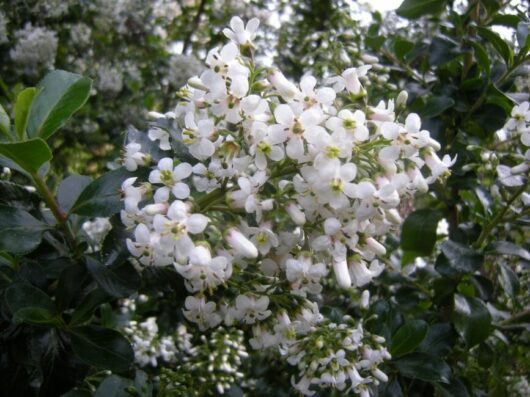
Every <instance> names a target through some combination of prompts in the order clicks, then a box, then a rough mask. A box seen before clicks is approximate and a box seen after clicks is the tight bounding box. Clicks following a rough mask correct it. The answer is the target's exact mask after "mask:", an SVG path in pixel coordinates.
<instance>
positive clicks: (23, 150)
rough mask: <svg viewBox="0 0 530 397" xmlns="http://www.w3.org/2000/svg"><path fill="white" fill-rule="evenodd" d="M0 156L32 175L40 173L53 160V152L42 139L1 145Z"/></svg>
mask: <svg viewBox="0 0 530 397" xmlns="http://www.w3.org/2000/svg"><path fill="white" fill-rule="evenodd" d="M0 156H4V157H7V158H8V159H9V160H12V161H13V162H15V163H16V164H17V165H18V166H20V167H21V168H22V169H23V170H24V171H27V172H28V173H30V174H36V173H38V171H39V169H40V168H41V167H42V165H44V164H45V163H46V162H48V161H50V160H51V159H52V157H53V156H52V151H51V150H50V148H49V147H48V145H47V144H46V142H44V141H43V140H42V139H40V138H35V139H30V140H29V141H25V142H16V143H0Z"/></svg>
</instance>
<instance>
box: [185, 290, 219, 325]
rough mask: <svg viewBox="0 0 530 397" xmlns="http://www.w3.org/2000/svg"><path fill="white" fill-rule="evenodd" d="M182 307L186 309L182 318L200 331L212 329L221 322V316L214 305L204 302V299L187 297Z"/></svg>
mask: <svg viewBox="0 0 530 397" xmlns="http://www.w3.org/2000/svg"><path fill="white" fill-rule="evenodd" d="M184 306H185V307H186V310H184V311H183V314H184V317H186V318H187V319H188V320H189V321H191V322H192V323H195V324H197V325H198V326H199V329H200V330H201V331H204V330H206V329H208V328H213V327H215V326H217V325H219V324H220V323H221V321H222V318H221V316H220V315H219V314H218V313H217V312H216V305H215V303H214V302H206V299H205V298H204V297H202V298H196V297H194V296H188V297H187V298H186V301H185V302H184Z"/></svg>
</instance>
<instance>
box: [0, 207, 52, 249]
mask: <svg viewBox="0 0 530 397" xmlns="http://www.w3.org/2000/svg"><path fill="white" fill-rule="evenodd" d="M0 219H1V220H2V221H1V222H0V250H3V251H6V252H9V253H11V254H25V253H28V252H30V251H33V250H34V249H35V248H37V246H38V245H39V244H40V242H41V240H42V235H43V233H44V232H45V231H46V230H47V229H48V225H46V224H45V223H43V222H41V221H39V220H38V219H36V218H35V217H33V216H32V215H31V214H30V213H29V212H26V211H24V210H21V209H18V208H13V207H7V206H5V205H0Z"/></svg>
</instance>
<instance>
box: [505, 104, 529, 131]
mask: <svg viewBox="0 0 530 397" xmlns="http://www.w3.org/2000/svg"><path fill="white" fill-rule="evenodd" d="M511 116H512V118H510V119H509V120H508V122H507V123H506V125H505V127H506V128H508V129H509V130H516V131H519V130H522V129H523V128H525V127H526V124H528V123H530V102H523V103H521V104H520V105H516V106H514V107H513V109H512V113H511Z"/></svg>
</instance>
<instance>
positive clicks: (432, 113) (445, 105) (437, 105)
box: [420, 96, 455, 118]
mask: <svg viewBox="0 0 530 397" xmlns="http://www.w3.org/2000/svg"><path fill="white" fill-rule="evenodd" d="M454 105H455V101H454V100H453V99H452V98H449V97H445V96H433V97H431V98H429V99H428V100H427V103H426V104H425V106H423V108H422V109H421V110H420V114H421V115H422V116H423V117H424V118H432V117H436V116H439V115H440V114H442V113H443V112H445V111H446V110H447V109H450V108H452V107H453V106H454Z"/></svg>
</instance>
